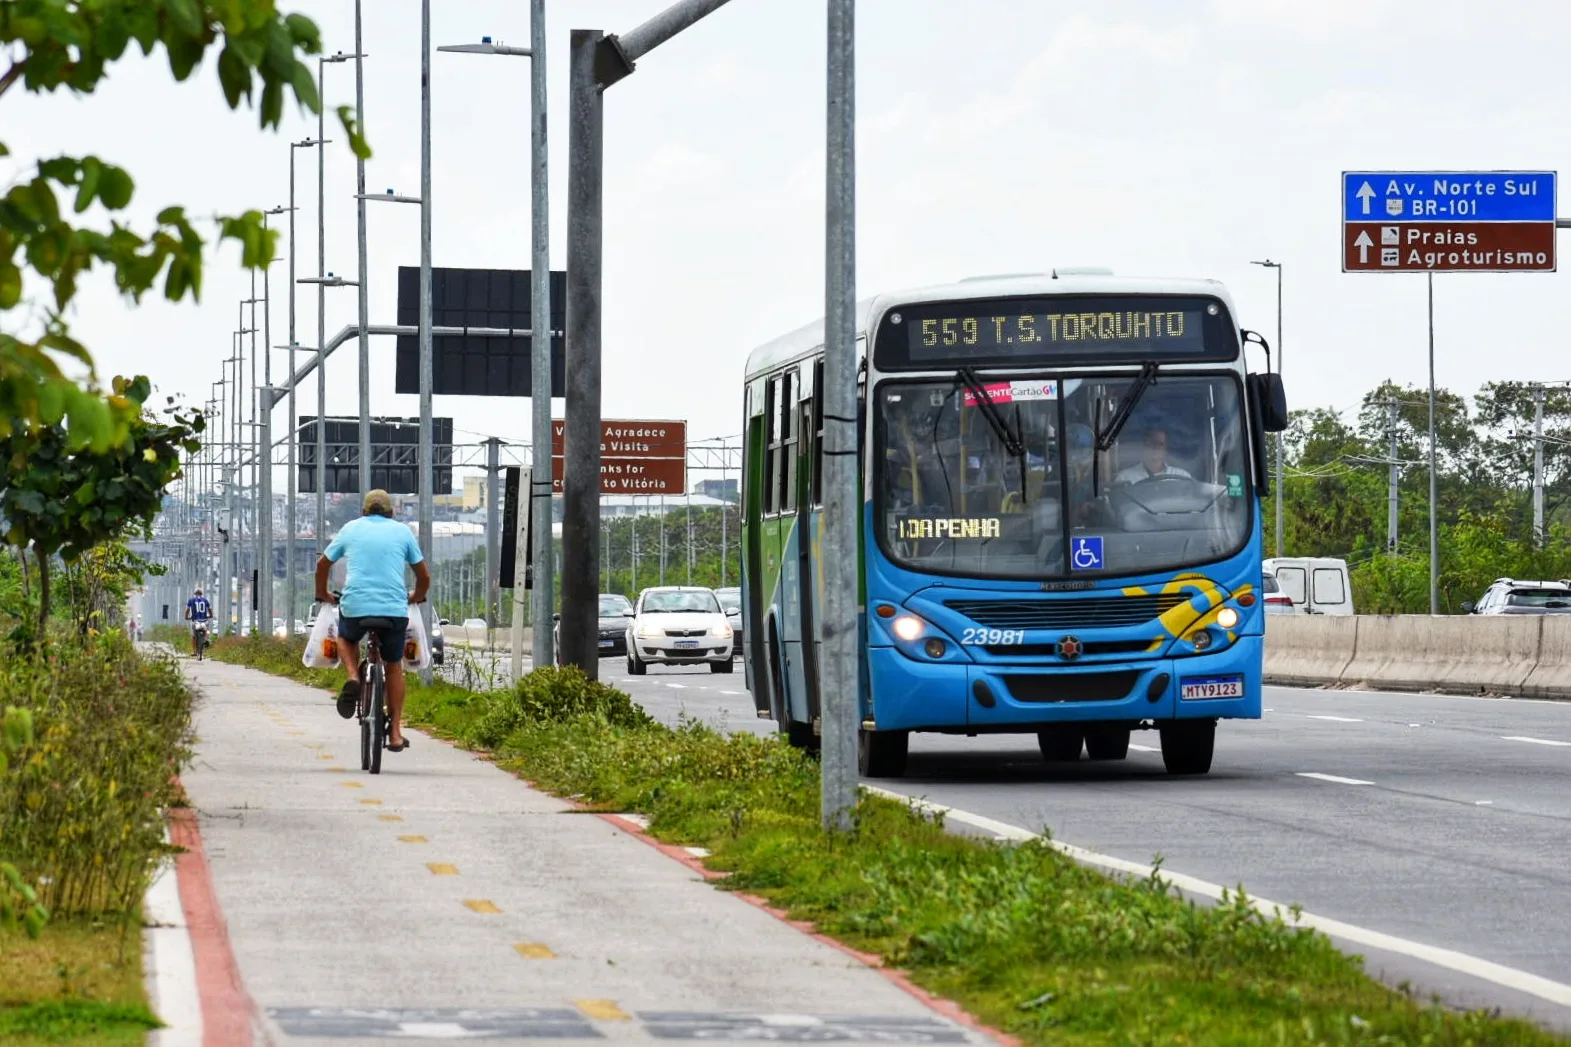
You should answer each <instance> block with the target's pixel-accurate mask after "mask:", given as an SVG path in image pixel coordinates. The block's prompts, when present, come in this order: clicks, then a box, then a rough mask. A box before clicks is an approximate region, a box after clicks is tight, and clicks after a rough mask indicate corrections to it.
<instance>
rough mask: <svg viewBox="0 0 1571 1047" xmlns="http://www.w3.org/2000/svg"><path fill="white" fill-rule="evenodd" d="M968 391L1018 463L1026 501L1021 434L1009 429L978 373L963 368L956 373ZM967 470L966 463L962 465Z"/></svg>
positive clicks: (1022, 492) (1024, 453)
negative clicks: (978, 377) (977, 375)
mask: <svg viewBox="0 0 1571 1047" xmlns="http://www.w3.org/2000/svg"><path fill="white" fill-rule="evenodd" d="M955 374H956V375H958V376H959V377H960V381H961V382H962V383H963V384H964V385H965V387H966V390H967V391H968V392H970V394H971V395H972V396H974V397H976V405H977V408H978V409H980V410H981V412H982V417H983V418H986V419H987V424H988V426H989V427H991V428H992V430H993V435H994V436H996V437H998V441H999V443H1001V444H1003V445H1004V451H1005V452H1006V453H1007V454H1009V455H1010V456H1011V457H1012V458H1014V459H1015V461H1016V462H1017V463H1018V465H1019V468H1020V501H1021V502H1022V503H1024V502H1025V501H1026V448H1025V444H1024V443H1023V442H1022V441H1021V439H1020V436H1019V434H1017V433H1016V432H1015V431H1014V430H1013V429H1011V428H1009V423H1007V422H1005V421H1004V416H1003V415H1001V414H999V413H998V405H997V404H996V403H994V402H993V396H992V394H991V393H989V392H988V391H987V388H986V387H985V386H983V385H982V383H981V382H980V381H979V380H978V379H977V377H976V372H975V371H973V370H972V369H971V368H969V367H961V368H959V369H957V370H956V371H955ZM961 468H962V469H963V468H965V463H964V462H962V463H961Z"/></svg>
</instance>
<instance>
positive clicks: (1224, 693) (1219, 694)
mask: <svg viewBox="0 0 1571 1047" xmlns="http://www.w3.org/2000/svg"><path fill="white" fill-rule="evenodd" d="M1178 696H1179V697H1180V698H1185V699H1190V698H1242V697H1243V696H1244V678H1243V677H1242V676H1186V677H1184V679H1183V682H1182V683H1180V684H1179V686H1178Z"/></svg>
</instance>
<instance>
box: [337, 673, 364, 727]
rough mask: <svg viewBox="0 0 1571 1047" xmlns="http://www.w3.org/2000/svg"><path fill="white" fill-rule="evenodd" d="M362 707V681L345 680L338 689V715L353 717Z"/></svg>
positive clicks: (345, 717) (346, 717)
mask: <svg viewBox="0 0 1571 1047" xmlns="http://www.w3.org/2000/svg"><path fill="white" fill-rule="evenodd" d="M359 708H360V681H359V680H345V681H344V686H343V687H342V688H340V689H339V691H338V715H339V716H342V717H343V718H344V719H346V720H349V719H353V718H354V715H355V713H356V712H357V711H358V710H359Z"/></svg>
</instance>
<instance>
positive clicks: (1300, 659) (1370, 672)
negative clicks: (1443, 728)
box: [1265, 614, 1571, 699]
mask: <svg viewBox="0 0 1571 1047" xmlns="http://www.w3.org/2000/svg"><path fill="white" fill-rule="evenodd" d="M1265 677H1266V680H1267V682H1269V683H1276V684H1289V685H1294V686H1311V687H1326V686H1332V687H1335V686H1343V687H1361V688H1368V689H1371V690H1390V691H1429V692H1435V693H1441V694H1497V695H1510V696H1532V697H1537V698H1564V699H1571V616H1568V617H1567V618H1564V619H1562V618H1557V617H1554V616H1540V615H1520V616H1517V615H1500V616H1487V617H1482V618H1478V617H1473V616H1470V615H1468V616H1463V615H1458V616H1454V617H1438V618H1431V617H1429V616H1428V615H1416V614H1415V615H1359V616H1357V617H1354V618H1332V617H1313V616H1308V615H1306V616H1303V617H1296V616H1295V617H1287V616H1280V617H1277V618H1273V619H1268V620H1267V625H1266V668H1265Z"/></svg>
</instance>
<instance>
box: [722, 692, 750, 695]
mask: <svg viewBox="0 0 1571 1047" xmlns="http://www.w3.org/2000/svg"><path fill="white" fill-rule="evenodd" d="M720 693H721V694H731V695H741V694H743V693H744V692H742V691H721V692H720Z"/></svg>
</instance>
